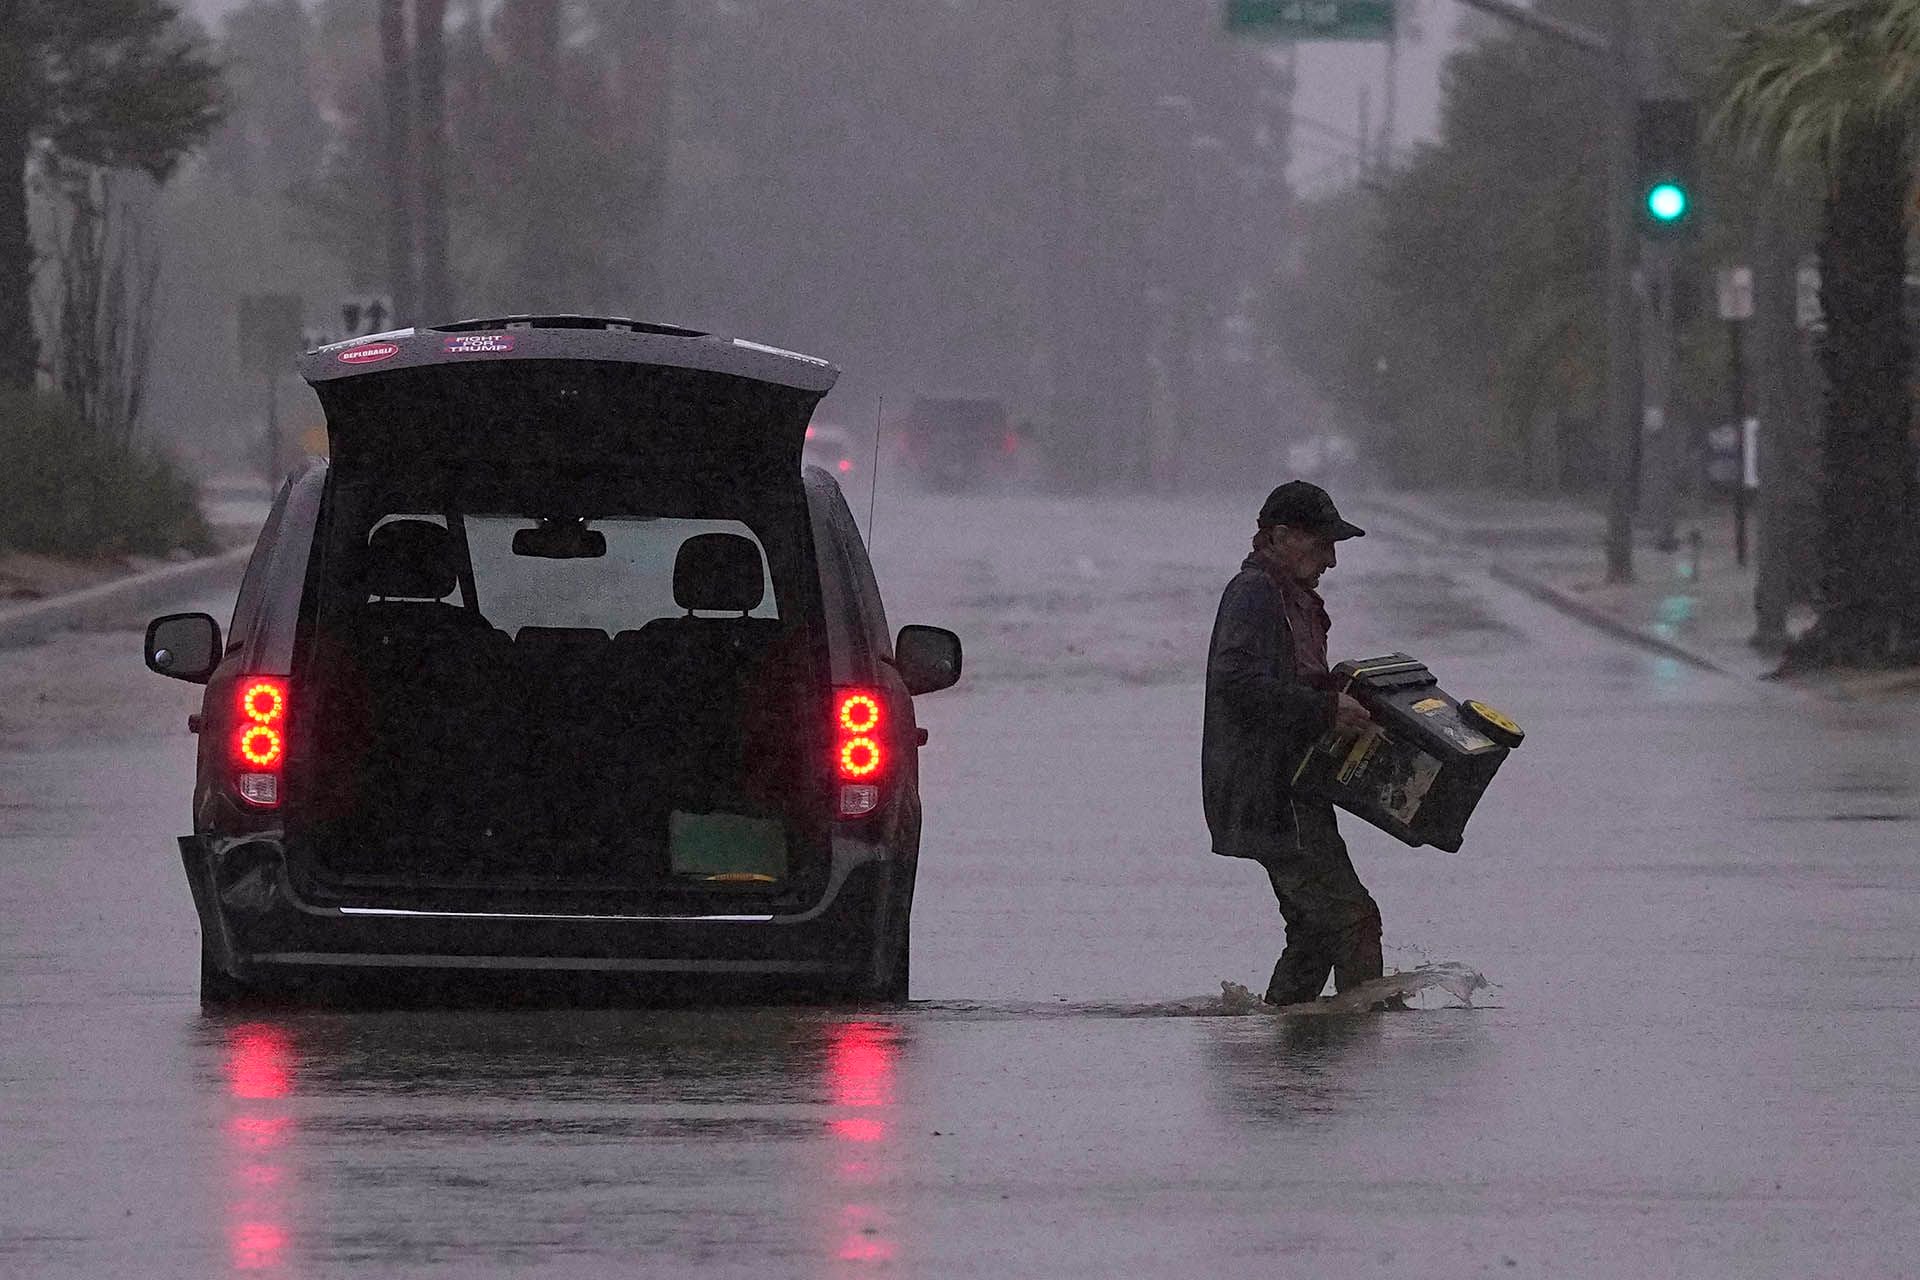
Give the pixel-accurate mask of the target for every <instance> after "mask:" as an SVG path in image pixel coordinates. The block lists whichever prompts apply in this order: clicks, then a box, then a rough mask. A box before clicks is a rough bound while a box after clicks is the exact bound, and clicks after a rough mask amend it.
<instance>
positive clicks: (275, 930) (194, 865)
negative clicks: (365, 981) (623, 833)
mask: <svg viewBox="0 0 1920 1280" xmlns="http://www.w3.org/2000/svg"><path fill="white" fill-rule="evenodd" d="M180 854H181V860H182V863H183V864H184V866H185V869H186V873H187V882H188V884H189V886H190V887H191V889H192V892H193V901H194V908H195V910H196V911H197V912H198V913H199V916H200V929H201V936H202V938H203V939H204V943H205V949H206V953H207V957H208V960H209V962H210V963H211V964H212V965H213V966H214V967H215V968H217V969H218V970H220V971H221V972H222V973H224V974H225V975H227V976H228V977H230V978H232V979H234V980H235V981H237V982H239V983H241V984H243V985H259V986H273V985H280V984H283V983H284V982H286V981H287V980H289V979H291V980H295V981H298V980H299V979H301V978H302V976H303V975H304V976H305V977H311V978H321V977H323V976H325V975H327V974H329V973H332V974H341V973H343V972H351V971H354V970H360V971H374V970H388V971H420V970H456V971H458V970H465V971H471V972H474V973H488V972H491V973H501V972H515V971H518V972H525V973H541V972H544V973H552V974H566V973H581V974H587V973H605V974H636V975H638V974H655V975H662V976H667V975H675V974H680V975H688V976H697V975H708V976H716V977H717V976H723V975H732V976H741V977H752V976H755V975H759V976H764V977H767V978H775V977H796V978H809V977H811V978H814V979H822V980H835V979H858V978H860V977H862V976H863V975H865V974H867V973H868V972H869V970H870V967H871V964H872V958H873V955H874V947H875V941H876V939H877V938H880V937H882V936H884V925H885V924H886V923H887V917H888V913H889V912H890V911H892V910H895V909H897V908H896V907H895V904H896V903H898V902H900V901H901V900H902V899H903V897H904V894H903V893H902V892H900V891H899V889H897V888H896V883H895V882H896V879H897V877H898V876H900V875H901V874H902V871H901V869H902V867H903V864H902V863H901V862H900V861H899V860H898V859H896V858H894V857H892V856H891V855H890V853H889V851H887V850H886V849H885V848H884V847H882V846H878V845H874V844H869V843H866V842H862V841H858V840H852V839H847V838H844V837H836V839H835V841H834V849H833V860H832V873H831V875H830V877H829V881H828V887H827V890H826V892H825V893H824V894H823V895H822V896H821V898H820V900H819V901H818V902H817V903H815V904H814V905H812V906H811V907H809V908H807V909H806V910H804V911H798V912H794V911H788V912H786V913H784V914H783V913H780V912H776V911H767V910H757V909H756V908H755V906H754V905H753V904H752V903H751V902H750V901H748V900H743V901H742V902H741V904H740V906H739V907H738V908H737V909H729V910H726V911H724V912H710V913H706V914H699V915H692V914H687V915H672V914H667V915H628V914H613V913H609V914H588V913H576V912H551V911H537V910H527V911H520V910H500V911H494V910H488V911H472V910H458V911H454V910H448V911H441V910H431V909H422V908H420V907H419V906H417V905H410V906H408V907H404V908H403V907H395V906H391V905H386V904H383V903H381V902H379V901H377V900H372V899H369V900H365V901H361V900H341V901H325V902H322V901H316V900H314V898H313V896H311V895H304V896H303V895H302V893H301V892H300V891H299V889H298V888H297V887H296V885H295V884H294V882H293V878H292V876H291V875H290V874H289V871H288V864H287V858H286V851H285V847H284V845H283V844H282V843H281V841H280V840H279V839H277V838H274V837H270V836H269V837H260V836H250V837H219V836H187V837H182V838H181V840H180Z"/></svg>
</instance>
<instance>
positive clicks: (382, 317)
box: [340, 293, 393, 338]
mask: <svg viewBox="0 0 1920 1280" xmlns="http://www.w3.org/2000/svg"><path fill="white" fill-rule="evenodd" d="M340 324H341V327H342V328H343V329H344V330H345V336H347V337H349V338H363V337H365V336H366V335H368V334H370V333H385V332H386V331H387V330H388V329H391V328H393V299H392V298H391V297H390V296H388V295H387V294H384V293H374V294H368V295H366V296H364V297H359V298H342V299H341V300H340Z"/></svg>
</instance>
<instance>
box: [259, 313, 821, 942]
mask: <svg viewBox="0 0 1920 1280" xmlns="http://www.w3.org/2000/svg"><path fill="white" fill-rule="evenodd" d="M302 372H303V373H304V374H305V376H306V377H307V378H308V380H309V381H310V382H311V383H312V384H313V385H314V388H315V390H316V391H317V392H318V394H319V397H320V401H321V404H322V407H323V408H324V410H325V412H326V417H327V430H328V438H329V442H330V446H331V453H332V458H333V471H332V477H331V480H330V482H329V491H328V508H327V518H326V519H325V520H324V521H323V522H322V523H323V532H322V535H321V536H322V539H323V549H322V554H321V555H319V556H317V557H315V564H316V566H317V567H316V570H315V576H314V580H313V581H312V582H311V583H310V587H309V593H308V594H309V609H308V615H309V619H310V626H309V627H308V633H307V634H308V642H307V644H306V645H304V646H303V648H302V659H301V663H300V665H299V667H298V668H297V669H296V672H295V677H294V683H295V686H296V690H297V691H299V692H301V693H304V694H305V695H306V696H307V697H310V698H311V699H312V705H313V706H314V708H315V712H316V714H313V715H311V716H309V717H304V720H305V723H306V724H307V726H308V728H307V730H306V732H307V735H308V737H307V741H306V742H304V743H300V742H296V743H295V744H293V745H294V747H295V748H296V750H295V752H294V753H293V754H292V758H291V759H290V775H289V779H288V838H289V843H290V846H291V847H292V848H293V850H294V852H295V855H296V858H297V859H298V860H300V861H301V863H302V864H303V865H304V866H305V867H306V868H307V869H308V870H310V871H311V872H312V873H313V874H314V875H315V876H316V877H317V878H318V879H319V880H320V881H322V882H324V883H329V884H332V885H334V886H336V887H338V888H339V889H341V890H342V891H344V892H359V893H362V894H363V895H377V896H378V898H379V900H380V901H383V902H386V903H389V904H393V905H418V906H436V907H448V908H467V907H472V908H476V909H487V908H489V907H494V906H498V905H501V904H502V903H503V902H509V903H512V904H514V905H515V906H517V907H518V906H527V905H535V906H538V907H540V908H542V909H546V908H554V909H585V907H586V906H587V902H588V900H589V899H590V900H591V907H592V909H594V910H606V909H653V908H656V907H658V906H659V905H660V900H661V898H662V897H663V896H664V897H666V898H670V899H673V900H674V901H675V903H677V904H682V905H685V904H688V902H689V900H690V899H692V900H698V899H706V898H720V899H729V900H731V899H737V898H738V897H740V896H742V895H748V896H757V897H769V896H770V897H785V896H796V897H800V898H803V899H804V898H807V897H809V896H810V895H812V894H814V893H816V892H817V890H818V888H819V887H820V886H821V885H822V884H823V883H824V877H825V872H826V861H827V850H828V833H829V829H830V823H831V815H830V812H829V808H828V803H829V802H828V799H827V797H828V796H829V794H830V788H831V786H832V782H831V779H830V778H829V777H828V776H827V775H828V770H827V768H826V766H825V763H824V759H825V756H826V752H825V751H824V750H823V749H821V747H820V745H819V744H820V741H823V740H824V736H825V732H826V728H825V726H824V724H823V723H822V722H823V719H824V715H823V711H822V709H823V708H824V707H825V705H826V703H827V700H828V690H827V682H826V678H825V675H824V673H825V671H826V670H827V667H826V663H825V654H824V650H823V642H822V640H821V638H820V637H821V636H822V635H823V634H824V632H823V628H822V627H821V626H820V625H819V618H820V602H819V590H818V578H817V575H816V574H815V573H814V572H813V562H812V549H811V538H810V534H809V532H808V528H809V526H808V522H807V519H806V510H805V497H804V492H803V489H802V485H801V481H800V475H799V473H800V451H801V447H802V443H803V441H804V437H805V430H806V425H807V421H808V419H809V417H810V416H811V414H812V411H813V407H814V405H815V404H816V403H817V402H818V400H819V399H820V397H821V396H822V395H824V394H825V393H826V391H827V390H828V389H829V388H830V387H831V386H832V384H833V381H834V378H835V376H836V373H837V371H836V370H835V369H833V367H832V366H830V365H828V364H826V363H825V362H823V361H818V360H814V359H812V358H810V357H804V356H797V355H793V354H790V353H784V352H779V351H777V350H774V349H771V348H765V347H761V346H758V345H754V344H746V343H741V342H738V341H732V340H726V339H721V338H714V337H710V336H706V335H699V334H693V333H691V332H689V331H684V330H662V329H660V328H659V327H658V326H652V327H649V326H643V325H636V324H633V323H632V322H628V321H593V320H585V319H582V318H578V317H562V318H556V319H551V320H540V319H525V318H513V319H509V320H503V321H484V322H473V323H470V324H465V325H460V326H454V327H451V328H449V329H438V330H409V331H404V332H400V333H395V334H390V335H383V336H381V337H377V338H372V339H364V340H361V341H359V342H356V343H351V344H343V345H341V346H337V347H334V348H329V349H323V350H321V351H319V352H315V353H311V354H309V355H308V356H307V357H306V358H305V360H304V361H303V364H302ZM303 758H304V766H303Z"/></svg>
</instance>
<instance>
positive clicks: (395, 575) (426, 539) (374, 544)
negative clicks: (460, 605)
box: [367, 520, 455, 600]
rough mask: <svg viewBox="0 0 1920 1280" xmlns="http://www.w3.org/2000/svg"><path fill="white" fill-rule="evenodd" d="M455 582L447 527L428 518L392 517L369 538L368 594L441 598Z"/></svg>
mask: <svg viewBox="0 0 1920 1280" xmlns="http://www.w3.org/2000/svg"><path fill="white" fill-rule="evenodd" d="M454 585H455V579H454V569H453V547H452V543H451V542H450V540H449V539H448V536H447V531H446V530H445V529H444V528H442V527H441V526H439V525H437V524H434V523H433V522H432V521H429V520H389V521H387V523H385V524H383V525H381V526H380V527H379V528H378V529H375V530H374V531H373V537H372V538H370V539H369V540H368V542H367V594H368V595H370V596H389V597H395V598H398V599H401V600H438V599H440V598H441V597H443V596H446V595H450V594H452V592H453V588H454Z"/></svg>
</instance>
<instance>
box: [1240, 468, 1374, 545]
mask: <svg viewBox="0 0 1920 1280" xmlns="http://www.w3.org/2000/svg"><path fill="white" fill-rule="evenodd" d="M1259 519H1260V523H1261V524H1284V525H1291V526H1292V527H1293V528H1296V529H1307V530H1310V531H1312V532H1313V533H1317V534H1324V535H1326V536H1327V537H1329V538H1332V539H1333V540H1334V541H1335V542H1339V541H1340V540H1342V539H1343V538H1364V537H1366V535H1367V531H1366V530H1365V529H1362V528H1361V527H1360V526H1359V525H1357V524H1349V523H1347V522H1346V521H1345V520H1342V519H1341V518H1340V512H1339V511H1338V510H1337V509H1336V508H1335V507H1334V505H1333V499H1332V498H1330V497H1328V496H1327V491H1326V490H1325V489H1322V488H1321V487H1320V486H1319V485H1317V484H1310V483H1308V482H1307V481H1305V480H1289V481H1287V482H1286V483H1285V484H1283V485H1281V486H1280V487H1279V488H1278V489H1275V490H1274V491H1273V492H1272V493H1270V494H1268V495H1267V500H1266V501H1265V502H1263V503H1261V504H1260V517H1259Z"/></svg>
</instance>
